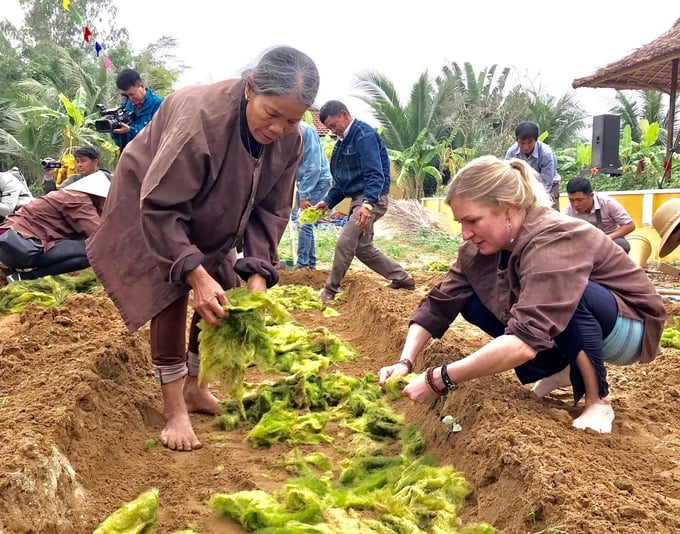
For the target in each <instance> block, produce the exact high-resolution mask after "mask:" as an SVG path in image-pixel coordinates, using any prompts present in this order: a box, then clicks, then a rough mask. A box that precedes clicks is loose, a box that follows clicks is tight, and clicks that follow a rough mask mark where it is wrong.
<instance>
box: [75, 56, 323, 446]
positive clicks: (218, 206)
mask: <svg viewBox="0 0 680 534" xmlns="http://www.w3.org/2000/svg"><path fill="white" fill-rule="evenodd" d="M318 87H319V74H318V70H317V68H316V66H315V64H314V62H313V61H312V60H311V59H310V58H309V57H308V56H307V55H305V54H303V53H301V52H299V51H298V50H296V49H294V48H290V47H276V48H272V49H270V50H268V51H267V52H265V53H264V54H263V55H262V57H261V58H260V59H259V61H258V63H257V65H256V66H255V67H254V68H253V69H251V70H248V71H247V72H245V73H244V74H243V76H242V78H241V79H235V80H226V81H222V82H218V83H213V84H209V85H197V86H190V87H185V88H183V89H180V90H178V91H176V92H174V93H173V94H171V95H170V96H168V97H167V98H166V99H165V101H164V102H163V104H162V105H161V107H160V108H159V110H158V111H157V112H156V114H155V115H154V118H153V120H152V121H151V122H150V123H149V124H148V125H147V126H146V128H144V130H142V132H141V133H140V134H139V135H138V136H137V137H135V139H134V140H133V141H132V142H131V143H130V144H129V145H128V146H127V147H126V149H125V151H124V152H123V153H122V155H121V158H120V161H119V163H118V166H117V168H116V172H115V174H114V177H113V179H112V185H111V192H110V193H109V201H108V203H107V205H106V209H105V211H104V213H103V218H102V224H101V227H100V229H99V231H98V232H97V234H96V235H95V236H94V237H93V238H92V239H91V240H90V241H89V242H88V247H87V251H88V257H89V258H90V262H91V264H92V267H93V268H94V270H95V272H96V273H97V275H98V276H99V278H100V279H101V281H102V284H103V285H104V287H105V289H106V291H107V293H108V294H109V296H110V297H111V299H112V300H113V302H114V303H115V304H116V306H117V307H118V309H119V311H120V313H121V316H122V317H123V320H124V321H125V323H126V325H127V326H128V328H129V330H130V331H134V330H136V329H138V328H139V327H141V326H142V325H143V324H144V323H146V322H147V321H149V320H151V325H150V327H151V330H150V332H151V356H152V363H153V367H154V371H155V374H156V377H157V379H158V381H159V382H160V384H161V390H162V393H163V404H164V415H165V420H166V423H165V428H164V429H163V431H162V433H161V442H162V443H163V445H165V446H167V447H169V448H171V449H174V450H184V451H190V450H192V449H197V448H200V447H201V446H202V445H201V442H200V440H199V439H198V437H197V436H196V434H195V433H194V430H193V427H192V425H191V421H190V418H189V412H206V413H220V411H221V407H220V404H219V402H218V400H217V399H216V398H215V397H214V396H213V395H212V394H211V393H210V392H209V390H208V387H207V384H201V383H199V382H198V378H197V377H198V368H199V359H198V355H197V354H198V340H197V335H198V328H197V323H198V320H199V319H200V318H203V319H204V320H205V321H207V322H208V323H210V324H216V323H217V322H218V321H219V318H220V317H222V316H223V315H224V311H223V309H222V306H223V305H224V304H226V303H227V300H226V297H225V295H224V290H225V289H228V288H231V287H235V286H237V285H238V284H239V276H240V277H241V278H242V279H243V280H245V281H246V282H247V286H248V288H249V289H251V290H255V291H265V290H266V288H267V287H271V286H272V285H273V284H275V283H276V282H277V281H278V275H277V266H278V257H277V253H276V250H277V245H278V243H279V240H280V238H281V236H282V234H283V231H284V229H285V227H286V224H287V223H288V218H289V214H290V209H291V205H292V198H293V187H294V183H295V173H296V169H297V166H298V161H299V159H300V154H301V140H300V134H299V132H298V123H299V121H300V119H301V118H302V117H303V115H304V113H305V110H306V109H307V108H308V107H310V106H311V105H312V104H313V103H314V99H315V98H316V94H317V91H318ZM239 239H243V243H244V249H243V253H244V257H243V258H241V259H239V260H238V261H237V260H236V253H235V249H234V245H235V243H236V242H237V240H239ZM190 290H193V299H192V307H193V309H194V311H195V313H194V314H193V318H192V321H191V326H190V331H189V345H188V350H187V346H186V339H185V331H186V324H185V322H186V312H187V306H188V301H189V292H190Z"/></svg>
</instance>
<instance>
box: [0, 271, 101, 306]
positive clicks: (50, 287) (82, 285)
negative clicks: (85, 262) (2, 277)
mask: <svg viewBox="0 0 680 534" xmlns="http://www.w3.org/2000/svg"><path fill="white" fill-rule="evenodd" d="M97 285H99V280H98V279H97V276H96V275H95V274H94V271H92V269H85V270H83V271H81V272H79V273H78V274H74V275H61V274H58V275H55V276H43V277H41V278H37V279H35V280H21V281H19V282H13V283H11V284H8V285H6V286H5V287H3V288H0V315H7V314H11V313H18V312H20V311H22V310H23V309H24V308H25V307H26V306H28V305H29V304H33V305H35V306H37V307H39V308H51V307H53V306H60V305H62V304H63V303H64V301H65V300H66V297H68V296H69V295H71V294H73V293H85V292H88V291H89V290H90V289H92V288H93V287H95V286H97Z"/></svg>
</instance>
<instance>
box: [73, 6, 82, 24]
mask: <svg viewBox="0 0 680 534" xmlns="http://www.w3.org/2000/svg"><path fill="white" fill-rule="evenodd" d="M73 18H74V19H76V22H77V23H78V24H82V23H83V17H81V16H80V13H78V12H77V11H76V10H75V9H74V10H73Z"/></svg>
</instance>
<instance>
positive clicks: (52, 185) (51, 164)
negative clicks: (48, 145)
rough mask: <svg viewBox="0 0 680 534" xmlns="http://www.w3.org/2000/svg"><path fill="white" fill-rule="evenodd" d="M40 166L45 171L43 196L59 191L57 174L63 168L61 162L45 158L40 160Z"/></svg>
mask: <svg viewBox="0 0 680 534" xmlns="http://www.w3.org/2000/svg"><path fill="white" fill-rule="evenodd" d="M40 166H41V167H42V169H43V180H42V184H41V186H42V190H43V194H45V195H46V194H47V193H51V192H52V191H56V190H57V181H56V178H57V173H58V172H59V169H60V168H61V162H59V161H58V160H56V159H54V158H50V157H47V158H43V159H41V160H40Z"/></svg>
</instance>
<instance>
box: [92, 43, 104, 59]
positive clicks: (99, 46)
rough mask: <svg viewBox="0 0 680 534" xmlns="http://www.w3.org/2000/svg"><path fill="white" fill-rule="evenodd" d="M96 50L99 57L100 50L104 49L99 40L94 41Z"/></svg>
mask: <svg viewBox="0 0 680 534" xmlns="http://www.w3.org/2000/svg"><path fill="white" fill-rule="evenodd" d="M94 50H95V52H97V57H99V52H101V51H102V45H100V44H99V42H98V41H95V42H94Z"/></svg>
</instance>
